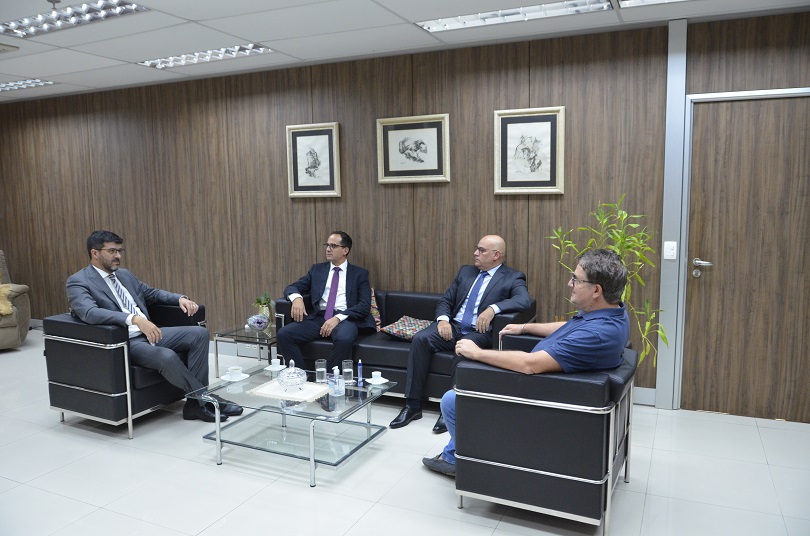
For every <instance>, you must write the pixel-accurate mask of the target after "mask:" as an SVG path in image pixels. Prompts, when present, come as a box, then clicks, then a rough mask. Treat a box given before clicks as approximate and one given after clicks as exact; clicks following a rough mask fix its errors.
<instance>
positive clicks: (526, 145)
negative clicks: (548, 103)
mask: <svg viewBox="0 0 810 536" xmlns="http://www.w3.org/2000/svg"><path fill="white" fill-rule="evenodd" d="M564 149H565V107H564V106H557V107H553V108H526V109H523V110H497V111H496V112H495V194H496V195H498V194H561V193H563V177H564V155H565V150H564Z"/></svg>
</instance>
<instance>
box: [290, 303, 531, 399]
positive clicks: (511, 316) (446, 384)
mask: <svg viewBox="0 0 810 536" xmlns="http://www.w3.org/2000/svg"><path fill="white" fill-rule="evenodd" d="M374 293H375V296H376V299H377V308H378V309H379V311H380V325H381V326H387V325H389V324H392V323H394V322H396V321H397V320H399V319H400V318H402V317H403V316H406V315H407V316H411V317H413V318H419V319H423V320H434V319H435V318H436V305H437V304H438V303H439V299H440V298H441V297H442V294H434V293H428V292H406V291H385V290H375V291H374ZM304 303H306V304H307V306H308V307H309V304H310V303H311V300H310V298H309V296H304ZM535 309H536V304H535V301H534V300H532V302H531V305H530V306H529V308H528V309H527V310H525V311H522V312H519V313H505V314H499V315H496V316H495V319H494V320H493V322H492V330H493V340H494V341H497V340H498V334H499V333H500V331H501V329H503V327H504V326H506V325H507V324H515V323H519V324H524V323H526V322H531V321H532V320H533V319H534V317H535ZM308 312H309V311H308ZM276 314H277V319H276V320H277V324H276V327H277V328H278V329H281V327H282V326H283V325H284V324H286V323H288V322H290V321H291V317H290V302H289V301H288V300H287V299H285V298H280V299H279V300H278V301H276ZM410 347H411V343H410V342H409V341H404V340H401V339H396V338H394V337H392V336H391V335H388V334H387V333H383V332H376V333H367V334H362V333H361V335H360V336H359V337H358V339H357V342H355V344H354V361H355V363H356V362H357V361H358V360H359V359H362V361H363V375H364V376H371V372H372V371H375V370H379V371H380V372H382V375H383V377H384V378H387V379H389V380H391V381H395V382H397V385H396V387H394V388H393V389H392V390H390V391H389V392H388V394H389V395H394V396H403V394H404V392H405V380H406V378H407V370H408V351H409V350H410ZM331 348H332V343H331V342H330V341H329V340H328V339H322V340H317V341H313V342H310V343H307V344H306V345H305V346H304V348H303V353H304V358H305V363H304V366H303V368H306V369H309V370H314V367H315V363H314V362H315V360H316V359H326V358H327V357H328V355H329V352H330V350H331ZM296 366H298V364H297V363H296ZM452 366H453V353H452V352H437V353H436V355H434V356H433V359H432V360H431V363H430V372H429V375H428V380H427V383H426V385H425V390H424V396H425V398H429V399H433V400H440V399H441V397H442V395H443V394H444V393H445V392H446V391H447V390H448V389H450V387H451V386H450V374H451V372H452Z"/></svg>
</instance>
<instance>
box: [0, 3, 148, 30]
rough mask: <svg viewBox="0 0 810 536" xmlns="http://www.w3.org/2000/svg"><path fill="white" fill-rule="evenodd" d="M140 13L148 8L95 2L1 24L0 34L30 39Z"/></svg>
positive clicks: (129, 4) (128, 4)
mask: <svg viewBox="0 0 810 536" xmlns="http://www.w3.org/2000/svg"><path fill="white" fill-rule="evenodd" d="M55 5H56V4H54V6H55ZM140 11H148V9H147V8H145V7H143V6H141V5H138V4H135V3H132V2H125V1H124V0H97V1H96V2H90V3H87V4H79V5H75V6H70V7H66V8H64V9H54V10H53V11H49V12H48V13H40V14H38V15H31V16H30V17H24V18H22V19H17V20H10V21H7V22H0V35H11V36H14V37H22V38H25V37H33V36H35V35H41V34H44V33H48V32H55V31H58V30H66V29H68V28H73V27H75V26H79V25H82V24H89V23H91V22H98V21H103V20H107V19H110V18H112V17H120V16H123V15H129V14H132V13H138V12H140Z"/></svg>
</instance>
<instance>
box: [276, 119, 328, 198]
mask: <svg viewBox="0 0 810 536" xmlns="http://www.w3.org/2000/svg"><path fill="white" fill-rule="evenodd" d="M339 141H340V140H339V136H338V123H316V124H311V125H287V180H288V182H289V186H290V197H340V143H339Z"/></svg>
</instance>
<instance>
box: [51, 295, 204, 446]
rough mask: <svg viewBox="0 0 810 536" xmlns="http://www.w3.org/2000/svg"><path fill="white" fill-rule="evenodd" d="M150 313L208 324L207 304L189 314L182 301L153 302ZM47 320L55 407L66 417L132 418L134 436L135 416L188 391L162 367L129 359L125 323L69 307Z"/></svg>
mask: <svg viewBox="0 0 810 536" xmlns="http://www.w3.org/2000/svg"><path fill="white" fill-rule="evenodd" d="M149 317H150V319H151V320H152V322H154V323H155V324H156V325H158V326H160V327H163V326H196V325H200V326H205V307H204V306H202V305H201V306H200V308H199V310H198V311H197V313H196V314H195V315H194V316H191V317H189V316H187V315H186V314H185V313H184V312H183V311H182V310H181V309H180V307H179V306H172V305H153V306H150V307H149ZM42 324H43V331H44V333H45V336H44V337H45V363H46V366H47V370H48V393H49V395H50V402H51V409H55V410H57V411H59V412H60V420H61V421H64V420H65V412H66V411H69V412H71V413H76V414H78V415H80V416H82V417H85V418H87V419H92V420H95V421H100V422H103V423H107V424H112V425H115V426H117V425H120V424H123V423H127V427H128V432H129V438H130V439H132V437H133V432H132V428H133V425H132V421H133V419H135V418H137V417H140V416H141V415H145V414H147V413H150V412H152V411H155V410H157V409H160V408H161V407H163V406H165V405H167V404H171V403H173V402H176V401H177V400H180V399H182V398H183V397H184V396H185V393H184V392H183V390H182V389H178V388H177V387H175V386H174V385H172V384H170V383H169V382H167V381H166V380H165V379H164V378H163V376H161V375H160V374H159V373H158V372H157V371H156V370H152V369H147V368H143V367H139V366H137V365H133V364H131V363H130V362H129V335H128V332H127V329H126V328H125V327H123V326H117V325H106V324H104V325H92V324H86V323H84V322H82V321H81V320H79V319H78V318H76V317H74V316H72V315H71V314H69V313H64V314H60V315H56V316H49V317H47V318H45V319H44V320H43V322H42ZM180 357H181V358H183V359H185V358H186V356H185V355H183V354H181V356H180Z"/></svg>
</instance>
